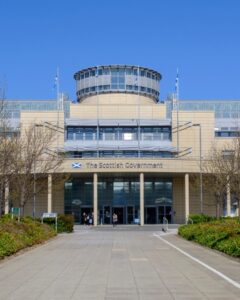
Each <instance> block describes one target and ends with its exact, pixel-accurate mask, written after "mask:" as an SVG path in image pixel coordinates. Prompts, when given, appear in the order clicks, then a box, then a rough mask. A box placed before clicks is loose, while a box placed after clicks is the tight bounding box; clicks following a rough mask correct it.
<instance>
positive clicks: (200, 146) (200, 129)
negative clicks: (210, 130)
mask: <svg viewBox="0 0 240 300" xmlns="http://www.w3.org/2000/svg"><path fill="white" fill-rule="evenodd" d="M193 126H197V127H199V169H200V172H199V176H200V212H201V214H202V213H203V180H202V126H201V124H193Z"/></svg>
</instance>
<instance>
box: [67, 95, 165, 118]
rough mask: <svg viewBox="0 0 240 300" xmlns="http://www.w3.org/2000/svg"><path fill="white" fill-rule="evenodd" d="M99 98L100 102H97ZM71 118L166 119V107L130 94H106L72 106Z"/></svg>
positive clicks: (146, 98) (143, 97) (149, 99)
mask: <svg viewBox="0 0 240 300" xmlns="http://www.w3.org/2000/svg"><path fill="white" fill-rule="evenodd" d="M97 97H98V99H99V100H97ZM70 117H71V118H80V119H97V117H98V118H99V119H138V118H139V117H140V118H141V119H165V118H166V105H165V104H162V103H161V104H156V103H155V102H154V101H153V100H152V99H151V98H148V97H145V96H138V95H129V94H121V93H119V94H106V95H99V96H92V97H88V98H86V99H85V100H84V101H83V102H81V103H80V104H79V103H76V104H71V105H70Z"/></svg>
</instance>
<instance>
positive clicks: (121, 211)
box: [112, 207, 126, 224]
mask: <svg viewBox="0 0 240 300" xmlns="http://www.w3.org/2000/svg"><path fill="white" fill-rule="evenodd" d="M112 213H113V214H114V213H115V214H117V216H118V224H126V218H125V217H126V216H125V214H124V208H123V207H113V208H112Z"/></svg>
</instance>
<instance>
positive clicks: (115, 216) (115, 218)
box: [113, 213, 118, 227]
mask: <svg viewBox="0 0 240 300" xmlns="http://www.w3.org/2000/svg"><path fill="white" fill-rule="evenodd" d="M117 222H118V216H117V214H115V213H113V227H115V226H117Z"/></svg>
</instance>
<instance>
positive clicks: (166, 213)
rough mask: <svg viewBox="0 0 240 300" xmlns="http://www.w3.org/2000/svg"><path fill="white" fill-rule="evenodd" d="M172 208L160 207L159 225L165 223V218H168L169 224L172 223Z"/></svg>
mask: <svg viewBox="0 0 240 300" xmlns="http://www.w3.org/2000/svg"><path fill="white" fill-rule="evenodd" d="M172 217H173V216H172V206H168V205H166V206H159V207H158V223H159V224H162V223H163V218H167V220H168V223H172Z"/></svg>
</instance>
